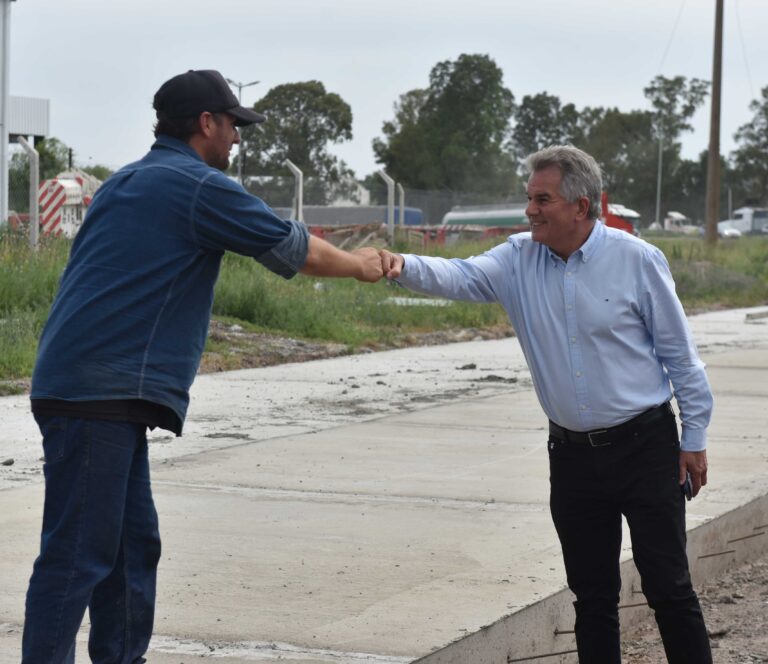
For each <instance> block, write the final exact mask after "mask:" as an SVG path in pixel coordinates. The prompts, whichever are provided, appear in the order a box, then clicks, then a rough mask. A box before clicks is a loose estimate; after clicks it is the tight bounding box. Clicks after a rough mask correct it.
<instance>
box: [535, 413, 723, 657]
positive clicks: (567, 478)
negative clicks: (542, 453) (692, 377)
mask: <svg viewBox="0 0 768 664" xmlns="http://www.w3.org/2000/svg"><path fill="white" fill-rule="evenodd" d="M679 457H680V447H679V442H678V436H677V427H676V424H675V417H674V415H672V414H671V413H668V414H667V415H665V416H664V417H663V418H661V420H660V421H658V422H655V423H654V424H653V425H652V426H647V427H644V428H640V429H638V430H632V431H628V432H626V434H625V435H624V436H623V437H622V439H618V440H615V441H613V442H612V444H611V445H607V446H605V447H591V446H590V445H589V444H584V443H567V442H563V441H561V440H558V439H556V438H554V437H553V436H551V435H550V439H549V462H550V483H551V493H550V507H551V511H552V519H553V521H554V523H555V528H556V530H557V534H558V536H559V538H560V543H561V545H562V548H563V559H564V561H565V570H566V575H567V577H568V586H569V587H570V589H571V590H572V591H573V593H574V594H575V595H576V602H574V607H575V609H576V626H575V630H576V646H577V648H578V651H579V662H581V663H582V664H619V663H620V662H621V648H620V641H619V612H618V603H619V591H620V589H621V577H620V574H619V556H620V550H621V515H622V514H624V515H625V516H626V519H627V523H628V525H629V531H630V534H631V536H632V552H633V556H634V560H635V564H636V566H637V569H638V571H639V573H640V578H641V584H642V589H643V593H644V594H645V597H646V599H647V600H648V604H649V606H650V607H651V608H652V609H653V610H654V613H655V617H656V623H657V625H658V627H659V632H660V634H661V638H662V641H663V643H664V649H665V652H666V655H667V660H668V661H669V662H672V663H673V664H707V663H711V662H712V655H711V653H710V647H709V639H708V636H707V631H706V627H705V625H704V619H703V616H702V613H701V608H700V606H699V601H698V598H697V597H696V593H695V592H694V590H693V588H692V586H691V578H690V574H689V572H688V558H687V556H686V552H685V544H686V537H685V500H684V498H683V496H682V493H681V491H680V484H679V479H678V475H679V470H678V463H679Z"/></svg>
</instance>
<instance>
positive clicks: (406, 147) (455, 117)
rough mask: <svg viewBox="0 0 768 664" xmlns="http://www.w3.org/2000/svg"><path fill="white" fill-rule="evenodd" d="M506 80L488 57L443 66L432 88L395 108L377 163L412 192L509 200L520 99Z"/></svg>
mask: <svg viewBox="0 0 768 664" xmlns="http://www.w3.org/2000/svg"><path fill="white" fill-rule="evenodd" d="M502 78H503V75H502V71H501V69H499V67H498V66H497V65H496V63H495V62H494V61H493V60H492V59H491V58H490V57H489V56H487V55H467V54H462V55H460V56H459V57H458V58H457V59H456V60H455V61H450V60H445V61H443V62H439V63H438V64H436V65H435V66H434V67H433V68H432V71H431V72H430V75H429V87H428V88H427V89H426V90H412V91H410V92H408V93H406V94H405V95H402V96H401V97H400V99H399V101H398V103H397V104H395V119H394V120H393V121H390V122H385V123H384V125H383V127H382V132H383V134H384V137H383V138H377V139H376V140H374V142H373V150H374V153H375V155H376V160H377V161H378V162H379V163H380V164H383V165H384V168H385V169H386V171H387V172H388V173H389V174H390V175H391V176H392V177H394V178H395V179H396V180H398V181H400V182H402V183H403V184H404V185H406V186H408V187H411V188H415V189H448V190H451V191H475V192H480V193H486V194H490V195H495V196H503V195H506V194H508V193H509V192H510V191H511V190H512V188H513V186H514V171H515V169H514V165H513V163H512V160H511V158H510V155H509V153H508V151H507V150H506V143H507V142H508V139H509V135H510V128H509V120H510V117H511V116H512V111H513V108H514V97H513V95H512V92H511V91H510V90H508V89H507V88H506V87H504V85H503V82H502Z"/></svg>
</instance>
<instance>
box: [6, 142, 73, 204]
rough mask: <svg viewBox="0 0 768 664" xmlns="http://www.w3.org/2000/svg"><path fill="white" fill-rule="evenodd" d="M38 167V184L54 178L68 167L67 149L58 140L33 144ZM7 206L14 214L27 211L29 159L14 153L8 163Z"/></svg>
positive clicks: (24, 155) (23, 153)
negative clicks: (36, 154)
mask: <svg viewBox="0 0 768 664" xmlns="http://www.w3.org/2000/svg"><path fill="white" fill-rule="evenodd" d="M35 150H37V153H38V158H39V165H40V182H42V181H43V180H49V179H51V178H54V177H56V176H57V175H58V174H59V173H61V172H62V171H66V170H67V167H68V166H69V148H68V147H67V146H66V145H65V144H64V143H62V142H61V141H60V140H59V139H58V138H54V137H51V138H42V139H40V140H39V141H36V142H35ZM8 205H9V208H10V209H11V210H15V211H16V212H28V211H29V157H27V155H26V153H25V152H20V151H19V152H14V153H13V155H12V156H11V158H10V160H9V162H8Z"/></svg>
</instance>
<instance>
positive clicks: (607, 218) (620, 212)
mask: <svg viewBox="0 0 768 664" xmlns="http://www.w3.org/2000/svg"><path fill="white" fill-rule="evenodd" d="M600 200H601V204H602V211H603V212H602V215H601V217H600V218H601V219H602V220H603V223H604V224H605V225H606V226H611V227H612V228H618V229H620V230H622V231H626V232H627V233H631V234H632V235H640V215H639V214H638V213H637V212H635V211H634V210H631V209H630V208H628V207H625V206H623V205H621V204H620V203H609V202H608V193H607V192H605V191H604V192H603V195H602V197H601V199H600Z"/></svg>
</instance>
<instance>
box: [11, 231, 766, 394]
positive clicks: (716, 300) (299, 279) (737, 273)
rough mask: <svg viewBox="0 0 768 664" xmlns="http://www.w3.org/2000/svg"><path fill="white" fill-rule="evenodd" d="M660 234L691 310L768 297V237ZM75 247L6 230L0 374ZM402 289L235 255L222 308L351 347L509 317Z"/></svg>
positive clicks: (218, 308)
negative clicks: (285, 275) (713, 240)
mask: <svg viewBox="0 0 768 664" xmlns="http://www.w3.org/2000/svg"><path fill="white" fill-rule="evenodd" d="M651 240H652V241H653V242H654V244H657V245H658V246H659V247H660V248H661V249H662V250H663V251H664V253H665V254H666V256H667V258H668V259H669V261H670V265H671V267H672V272H673V275H674V277H675V281H676V284H677V289H678V294H679V296H680V299H681V300H682V301H683V305H684V306H685V307H686V309H687V310H688V311H693V310H699V309H702V308H710V307H740V306H754V305H758V304H766V303H768V238H741V239H739V240H735V241H730V242H720V243H718V245H717V247H715V249H714V250H708V249H707V247H706V246H705V245H704V244H703V242H702V241H701V239H699V238H674V239H673V238H661V237H659V238H651ZM499 241H500V239H493V240H490V241H488V242H485V243H464V244H461V245H456V246H453V247H431V248H430V249H429V250H428V251H426V252H424V253H430V254H432V255H440V256H461V257H466V256H470V255H474V254H478V253H481V252H482V251H484V250H485V249H487V248H489V247H491V246H493V245H495V244H497V243H498V242H499ZM69 246H70V243H69V242H68V241H66V240H49V241H46V242H43V243H42V244H41V246H40V248H39V249H38V251H37V252H32V251H30V250H29V248H28V247H27V244H26V239H25V238H23V237H21V236H18V235H16V234H14V233H11V232H10V231H7V230H5V231H3V232H0V379H4V380H9V379H17V378H22V377H25V376H29V375H30V373H31V371H32V367H33V364H34V357H35V352H36V344H37V338H38V336H39V334H40V330H41V329H42V325H43V323H44V321H45V317H46V316H47V313H48V309H49V307H50V304H51V302H52V300H53V296H54V294H55V292H56V288H57V284H58V281H59V277H60V275H61V272H62V270H63V269H64V264H65V262H66V257H67V253H68V251H69ZM398 249H399V250H402V251H405V250H407V248H406V247H404V246H399V247H398ZM414 251H415V252H417V253H418V252H419V251H420V250H418V249H417V250H414ZM393 296H400V297H403V296H406V297H419V296H418V295H415V294H413V293H410V292H408V291H406V290H404V289H401V288H398V287H395V286H392V285H389V284H387V283H386V282H383V281H382V282H380V283H378V284H372V285H371V284H362V283H358V282H356V281H354V280H352V279H322V280H321V279H316V278H311V277H305V276H303V275H297V276H296V277H294V278H293V279H291V280H288V281H286V280H284V279H282V278H280V277H277V276H275V275H273V274H272V273H270V272H268V271H267V270H265V269H264V268H263V267H261V266H260V265H259V264H257V263H256V262H255V261H253V260H251V259H248V258H243V257H241V256H236V255H233V254H228V255H227V256H226V257H225V259H224V263H223V265H222V270H221V277H220V279H219V282H218V284H217V286H216V298H215V301H214V315H215V316H216V317H219V318H223V319H226V320H227V321H242V322H243V325H244V327H246V328H247V329H249V330H254V331H263V332H268V333H271V334H275V335H289V336H294V337H298V338H304V339H312V340H322V341H333V342H337V343H342V344H347V345H348V346H349V347H350V349H352V350H354V349H355V348H359V347H361V346H365V345H370V346H378V345H390V344H392V343H396V342H397V340H398V339H401V338H402V337H403V336H404V335H407V334H409V333H413V332H426V331H432V330H444V329H451V328H453V329H458V328H470V327H474V328H483V327H490V326H497V325H500V324H505V323H506V315H505V313H504V311H503V310H502V308H501V307H500V306H499V305H484V304H468V303H459V302H456V303H454V304H452V305H450V306H446V307H432V306H405V307H404V306H395V305H392V304H388V303H387V302H386V300H387V299H388V298H390V297H393ZM209 347H210V346H209Z"/></svg>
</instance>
